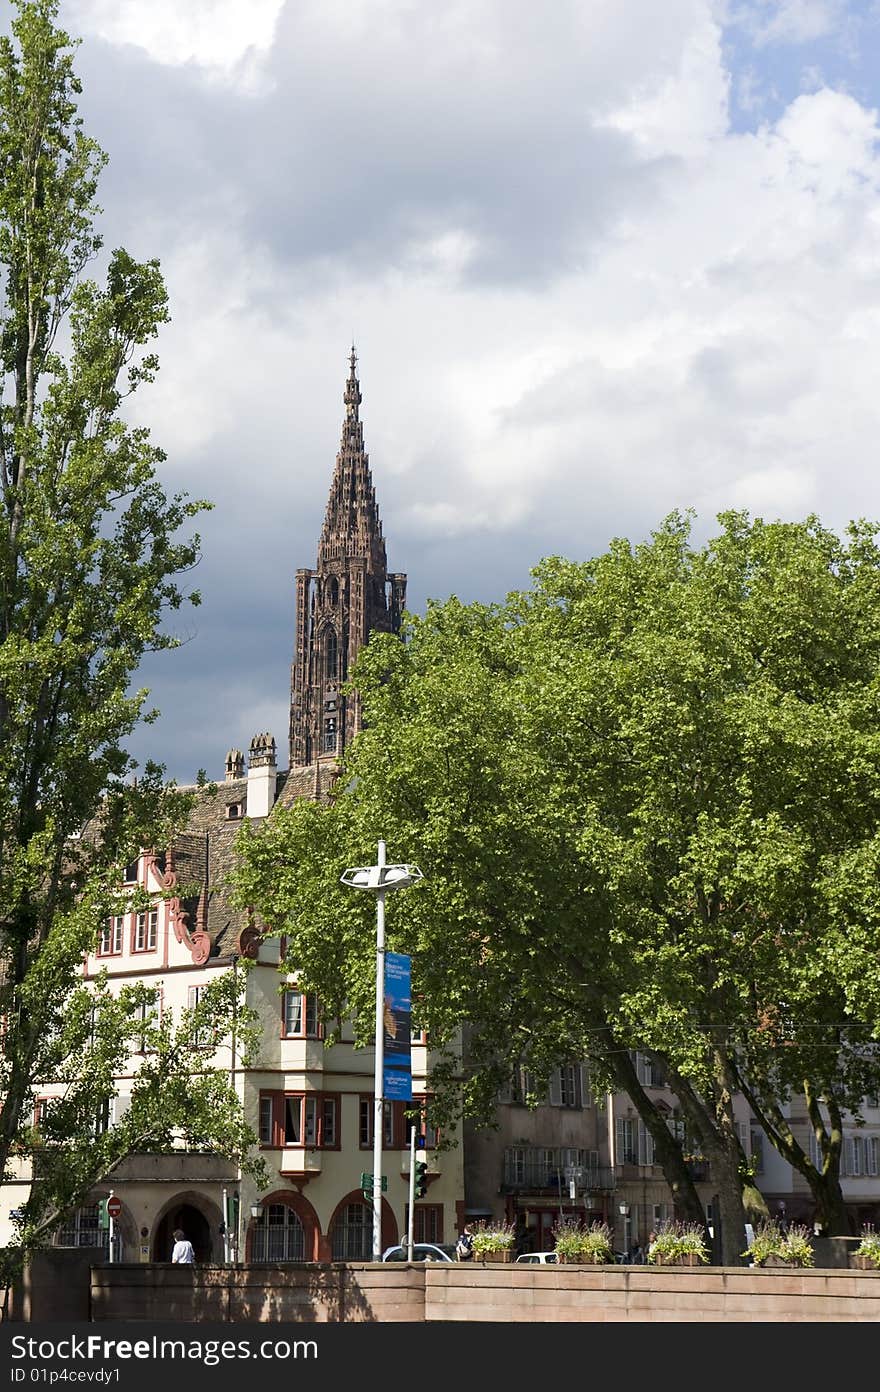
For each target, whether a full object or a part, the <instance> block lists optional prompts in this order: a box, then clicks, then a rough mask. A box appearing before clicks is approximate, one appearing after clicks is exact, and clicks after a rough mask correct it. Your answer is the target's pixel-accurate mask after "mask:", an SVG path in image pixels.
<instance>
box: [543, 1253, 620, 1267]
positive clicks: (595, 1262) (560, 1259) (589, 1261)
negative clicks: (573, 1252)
mask: <svg viewBox="0 0 880 1392" xmlns="http://www.w3.org/2000/svg"><path fill="white" fill-rule="evenodd" d="M556 1260H557V1263H558V1264H559V1265H560V1266H608V1265H610V1263H609V1262H607V1261H600V1260H599V1258H598V1257H565V1256H563V1255H562V1253H561V1252H560V1253H558V1255H557V1257H556Z"/></svg>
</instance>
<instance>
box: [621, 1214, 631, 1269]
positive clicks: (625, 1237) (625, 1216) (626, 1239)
mask: <svg viewBox="0 0 880 1392" xmlns="http://www.w3.org/2000/svg"><path fill="white" fill-rule="evenodd" d="M620 1216H621V1218H622V1219H623V1256H624V1260H625V1261H629V1204H628V1203H622V1204H620Z"/></svg>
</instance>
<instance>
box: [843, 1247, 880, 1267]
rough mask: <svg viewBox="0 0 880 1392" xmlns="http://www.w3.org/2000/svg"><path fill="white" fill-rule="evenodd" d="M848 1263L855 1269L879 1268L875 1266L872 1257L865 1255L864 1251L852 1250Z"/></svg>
mask: <svg viewBox="0 0 880 1392" xmlns="http://www.w3.org/2000/svg"><path fill="white" fill-rule="evenodd" d="M849 1264H850V1266H851V1267H852V1268H853V1269H854V1270H855V1271H877V1270H880V1267H878V1266H877V1263H876V1262H875V1261H874V1259H873V1257H869V1256H867V1255H866V1254H865V1253H864V1252H853V1253H852V1254H851V1256H850V1259H849Z"/></svg>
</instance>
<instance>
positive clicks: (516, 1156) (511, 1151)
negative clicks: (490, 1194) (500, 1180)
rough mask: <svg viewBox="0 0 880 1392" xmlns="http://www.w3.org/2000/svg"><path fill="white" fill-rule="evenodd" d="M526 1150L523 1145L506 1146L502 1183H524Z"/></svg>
mask: <svg viewBox="0 0 880 1392" xmlns="http://www.w3.org/2000/svg"><path fill="white" fill-rule="evenodd" d="M525 1182H526V1152H525V1148H524V1147H523V1146H508V1147H507V1149H506V1150H505V1152H504V1183H505V1184H525Z"/></svg>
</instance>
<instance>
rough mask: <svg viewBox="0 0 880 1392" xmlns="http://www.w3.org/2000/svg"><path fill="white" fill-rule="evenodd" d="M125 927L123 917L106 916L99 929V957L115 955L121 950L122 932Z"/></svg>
mask: <svg viewBox="0 0 880 1392" xmlns="http://www.w3.org/2000/svg"><path fill="white" fill-rule="evenodd" d="M124 927H125V919H124V918H123V917H121V916H117V917H115V918H108V919H107V922H106V923H105V925H104V927H103V928H102V929H101V936H100V938H99V940H98V956H99V957H116V956H118V955H119V953H120V952H121V951H122V932H123V929H124Z"/></svg>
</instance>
